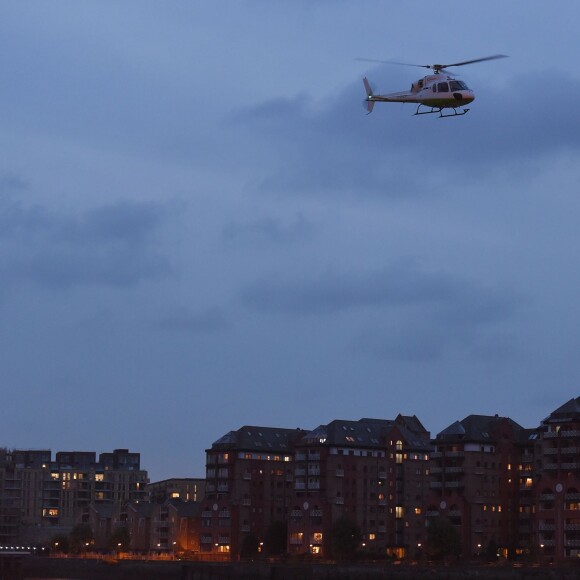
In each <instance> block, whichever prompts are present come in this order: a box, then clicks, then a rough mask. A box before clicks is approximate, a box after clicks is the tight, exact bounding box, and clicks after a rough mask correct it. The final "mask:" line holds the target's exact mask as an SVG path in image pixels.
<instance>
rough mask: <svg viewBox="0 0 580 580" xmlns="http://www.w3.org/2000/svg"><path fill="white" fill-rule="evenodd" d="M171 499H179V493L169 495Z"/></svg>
mask: <svg viewBox="0 0 580 580" xmlns="http://www.w3.org/2000/svg"><path fill="white" fill-rule="evenodd" d="M171 497H173V498H179V492H178V491H174V492H173V493H172V494H171Z"/></svg>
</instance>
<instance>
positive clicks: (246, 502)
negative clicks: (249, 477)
mask: <svg viewBox="0 0 580 580" xmlns="http://www.w3.org/2000/svg"><path fill="white" fill-rule="evenodd" d="M242 505H245V506H248V505H252V500H251V499H250V498H249V497H244V498H242Z"/></svg>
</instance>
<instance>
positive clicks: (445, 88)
mask: <svg viewBox="0 0 580 580" xmlns="http://www.w3.org/2000/svg"><path fill="white" fill-rule="evenodd" d="M437 92H438V93H448V92H449V84H448V83H439V84H438V85H437Z"/></svg>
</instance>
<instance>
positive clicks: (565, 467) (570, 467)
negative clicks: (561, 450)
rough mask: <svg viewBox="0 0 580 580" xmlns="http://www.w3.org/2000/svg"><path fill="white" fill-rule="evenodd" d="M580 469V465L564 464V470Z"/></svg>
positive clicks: (575, 463)
mask: <svg viewBox="0 0 580 580" xmlns="http://www.w3.org/2000/svg"><path fill="white" fill-rule="evenodd" d="M578 468H580V463H577V462H574V463H562V469H578Z"/></svg>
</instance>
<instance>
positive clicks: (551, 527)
mask: <svg viewBox="0 0 580 580" xmlns="http://www.w3.org/2000/svg"><path fill="white" fill-rule="evenodd" d="M538 529H539V530H541V531H543V532H553V531H554V530H555V529H556V525H555V524H547V523H545V522H540V524H539V525H538Z"/></svg>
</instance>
